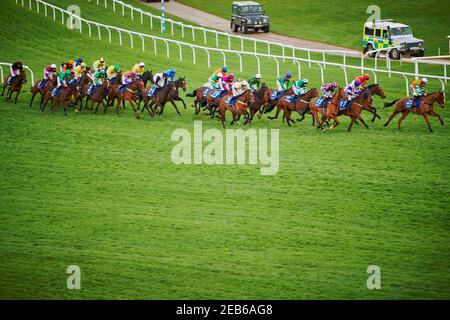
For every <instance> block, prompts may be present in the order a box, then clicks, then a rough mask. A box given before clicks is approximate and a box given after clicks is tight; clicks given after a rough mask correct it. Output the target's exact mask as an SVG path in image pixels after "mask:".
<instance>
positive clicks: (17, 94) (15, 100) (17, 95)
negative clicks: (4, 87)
mask: <svg viewBox="0 0 450 320" xmlns="http://www.w3.org/2000/svg"><path fill="white" fill-rule="evenodd" d="M19 93H20V90H17V92H16V98H15V99H14V104H16V103H17V98H18V97H19Z"/></svg>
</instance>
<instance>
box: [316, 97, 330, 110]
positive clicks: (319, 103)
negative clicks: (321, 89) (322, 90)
mask: <svg viewBox="0 0 450 320" xmlns="http://www.w3.org/2000/svg"><path fill="white" fill-rule="evenodd" d="M327 104H328V98H325V97H320V98H319V99H317V101H316V103H315V104H314V105H315V106H316V107H320V108H325V107H326V106H327Z"/></svg>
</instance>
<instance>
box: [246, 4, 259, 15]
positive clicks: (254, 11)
mask: <svg viewBox="0 0 450 320" xmlns="http://www.w3.org/2000/svg"><path fill="white" fill-rule="evenodd" d="M242 13H243V14H261V13H262V8H261V6H245V7H242Z"/></svg>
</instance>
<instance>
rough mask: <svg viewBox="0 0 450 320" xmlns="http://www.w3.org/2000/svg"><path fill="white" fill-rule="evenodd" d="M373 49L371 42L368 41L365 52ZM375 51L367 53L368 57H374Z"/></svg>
mask: <svg viewBox="0 0 450 320" xmlns="http://www.w3.org/2000/svg"><path fill="white" fill-rule="evenodd" d="M372 50H373V45H372V44H371V43H369V44H368V45H367V51H366V52H369V51H372ZM376 54H377V53H376V52H372V53H368V54H367V55H368V56H369V57H371V58H375V55H376Z"/></svg>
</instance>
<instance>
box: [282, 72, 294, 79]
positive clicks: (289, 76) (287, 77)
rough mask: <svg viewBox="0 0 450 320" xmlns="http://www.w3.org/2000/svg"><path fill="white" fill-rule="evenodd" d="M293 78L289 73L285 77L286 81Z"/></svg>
mask: <svg viewBox="0 0 450 320" xmlns="http://www.w3.org/2000/svg"><path fill="white" fill-rule="evenodd" d="M291 77H292V73H290V72H288V73H286V74H285V75H284V78H285V79H290V78H291Z"/></svg>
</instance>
